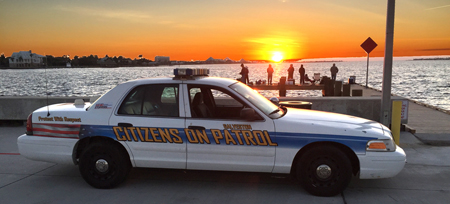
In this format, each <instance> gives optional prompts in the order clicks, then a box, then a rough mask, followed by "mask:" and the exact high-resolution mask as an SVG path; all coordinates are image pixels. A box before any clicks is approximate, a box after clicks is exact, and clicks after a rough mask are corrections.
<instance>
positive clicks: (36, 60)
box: [9, 50, 45, 68]
mask: <svg viewBox="0 0 450 204" xmlns="http://www.w3.org/2000/svg"><path fill="white" fill-rule="evenodd" d="M44 58H45V56H42V55H38V54H36V53H32V52H31V50H30V51H19V52H14V53H13V54H12V55H11V57H10V58H9V67H11V68H35V67H42V66H44Z"/></svg>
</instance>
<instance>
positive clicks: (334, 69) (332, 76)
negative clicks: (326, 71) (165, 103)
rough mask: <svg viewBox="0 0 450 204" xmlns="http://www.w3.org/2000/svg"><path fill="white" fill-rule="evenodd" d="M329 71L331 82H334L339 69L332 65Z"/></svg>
mask: <svg viewBox="0 0 450 204" xmlns="http://www.w3.org/2000/svg"><path fill="white" fill-rule="evenodd" d="M330 71H331V80H333V81H336V74H337V73H338V72H339V69H338V68H337V67H336V65H335V64H334V63H333V66H332V67H331V68H330Z"/></svg>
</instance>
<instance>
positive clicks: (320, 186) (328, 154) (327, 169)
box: [297, 145, 352, 196]
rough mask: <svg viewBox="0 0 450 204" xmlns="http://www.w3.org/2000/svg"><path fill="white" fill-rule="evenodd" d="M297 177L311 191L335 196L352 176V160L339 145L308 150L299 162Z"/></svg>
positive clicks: (319, 194) (321, 194) (314, 193)
mask: <svg viewBox="0 0 450 204" xmlns="http://www.w3.org/2000/svg"><path fill="white" fill-rule="evenodd" d="M297 178H298V179H299V180H300V182H301V184H302V185H303V187H304V188H305V190H306V191H308V192H309V193H311V194H313V195H316V196H334V195H337V194H339V193H341V192H342V191H344V189H345V188H346V187H347V185H348V184H349V183H350V180H351V178H352V168H351V162H350V160H349V159H348V157H347V156H346V155H345V154H344V153H343V152H342V151H341V150H340V149H339V148H337V147H335V146H331V145H325V146H321V147H316V148H313V149H310V150H308V151H307V152H305V154H303V155H302V157H301V158H300V161H299V162H298V163H297Z"/></svg>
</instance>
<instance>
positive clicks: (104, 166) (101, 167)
mask: <svg viewBox="0 0 450 204" xmlns="http://www.w3.org/2000/svg"><path fill="white" fill-rule="evenodd" d="M95 168H96V169H97V171H99V172H101V173H105V172H107V171H108V169H109V165H108V162H107V161H106V160H104V159H99V160H97V161H96V162H95Z"/></svg>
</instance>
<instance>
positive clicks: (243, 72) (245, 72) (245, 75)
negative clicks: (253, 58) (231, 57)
mask: <svg viewBox="0 0 450 204" xmlns="http://www.w3.org/2000/svg"><path fill="white" fill-rule="evenodd" d="M239 74H240V75H241V82H242V83H244V84H246V83H247V81H248V67H246V66H244V64H241V72H240V73H239Z"/></svg>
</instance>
